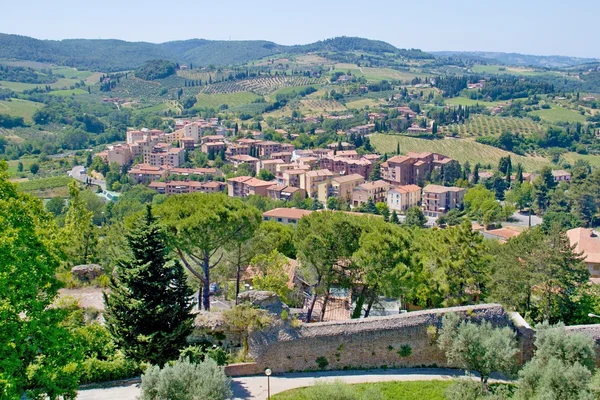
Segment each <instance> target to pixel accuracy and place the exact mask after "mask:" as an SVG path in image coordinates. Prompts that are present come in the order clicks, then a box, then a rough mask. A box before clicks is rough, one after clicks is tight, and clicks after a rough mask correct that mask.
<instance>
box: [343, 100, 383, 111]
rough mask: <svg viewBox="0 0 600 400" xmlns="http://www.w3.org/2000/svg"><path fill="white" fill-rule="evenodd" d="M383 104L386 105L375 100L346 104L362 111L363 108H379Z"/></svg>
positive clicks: (355, 101)
mask: <svg viewBox="0 0 600 400" xmlns="http://www.w3.org/2000/svg"><path fill="white" fill-rule="evenodd" d="M383 103H384V102H383V101H379V100H375V99H361V100H354V101H349V102H348V103H346V107H347V108H353V109H357V110H360V109H361V108H365V107H366V106H369V107H377V106H379V105H381V104H383Z"/></svg>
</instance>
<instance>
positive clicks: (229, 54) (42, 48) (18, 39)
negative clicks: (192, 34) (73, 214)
mask: <svg viewBox="0 0 600 400" xmlns="http://www.w3.org/2000/svg"><path fill="white" fill-rule="evenodd" d="M329 51H333V52H354V51H362V52H368V53H378V54H384V53H386V54H390V53H391V54H397V55H398V56H402V57H405V58H431V57H432V56H431V55H429V54H427V53H424V52H422V51H421V50H417V49H408V50H405V49H398V48H396V47H394V46H392V45H391V44H389V43H386V42H382V41H376V40H369V39H363V38H354V37H338V38H333V39H327V40H323V41H319V42H316V43H311V44H306V45H295V46H284V45H279V44H277V43H273V42H269V41H264V40H245V41H225V40H205V39H189V40H180V41H172V42H166V43H159V44H156V43H147V42H127V41H123V40H115V39H65V40H39V39H34V38H30V37H27V36H19V35H10V34H2V33H0V59H16V60H27V61H39V62H48V63H54V64H58V65H67V66H70V67H77V68H85V69H91V70H98V71H103V72H113V71H123V70H130V69H135V68H137V67H139V66H140V65H142V64H143V63H144V62H146V61H149V60H155V59H164V60H169V61H173V62H180V63H193V64H194V65H197V66H207V65H210V64H213V65H235V64H243V63H247V62H249V61H252V60H258V59H262V58H264V57H268V56H271V55H274V54H279V53H307V52H329Z"/></svg>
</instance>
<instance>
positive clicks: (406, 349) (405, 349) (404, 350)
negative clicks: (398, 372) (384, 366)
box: [398, 344, 412, 357]
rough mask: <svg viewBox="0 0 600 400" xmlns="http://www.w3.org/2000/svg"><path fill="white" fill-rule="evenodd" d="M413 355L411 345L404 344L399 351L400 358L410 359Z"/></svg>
mask: <svg viewBox="0 0 600 400" xmlns="http://www.w3.org/2000/svg"><path fill="white" fill-rule="evenodd" d="M411 354H412V349H411V348H410V346H409V345H407V344H403V345H402V346H400V350H398V355H399V356H400V357H409V356H410V355H411Z"/></svg>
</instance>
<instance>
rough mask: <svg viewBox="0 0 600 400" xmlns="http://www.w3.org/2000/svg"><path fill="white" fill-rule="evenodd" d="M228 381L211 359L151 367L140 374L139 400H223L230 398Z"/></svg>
mask: <svg viewBox="0 0 600 400" xmlns="http://www.w3.org/2000/svg"><path fill="white" fill-rule="evenodd" d="M230 384H231V380H230V379H229V378H228V377H227V376H226V375H225V372H224V371H223V368H221V367H219V366H218V365H217V363H216V362H214V361H213V360H211V359H208V360H206V361H203V362H201V363H199V364H194V363H191V362H189V361H188V360H184V361H177V362H175V363H174V364H173V365H168V364H167V365H165V367H164V368H163V369H160V368H159V367H158V366H150V367H149V368H148V369H147V370H146V372H145V373H144V375H142V394H141V396H140V399H141V400H156V399H177V400H197V399H198V400H199V399H202V400H225V399H229V398H230V397H231V395H232V393H231V389H230Z"/></svg>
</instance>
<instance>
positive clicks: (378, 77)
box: [335, 63, 426, 81]
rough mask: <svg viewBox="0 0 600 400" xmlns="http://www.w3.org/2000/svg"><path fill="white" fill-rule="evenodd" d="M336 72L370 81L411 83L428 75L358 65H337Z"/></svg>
mask: <svg viewBox="0 0 600 400" xmlns="http://www.w3.org/2000/svg"><path fill="white" fill-rule="evenodd" d="M335 70H336V71H340V72H344V73H346V72H350V73H351V74H352V75H354V76H359V77H360V76H364V77H365V78H366V79H367V80H369V81H382V80H388V81H392V80H401V81H410V80H412V79H414V78H416V77H421V78H424V77H425V76H426V75H425V74H422V73H418V72H407V71H397V70H395V69H391V68H370V67H359V66H357V65H356V64H344V63H340V64H336V65H335Z"/></svg>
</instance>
